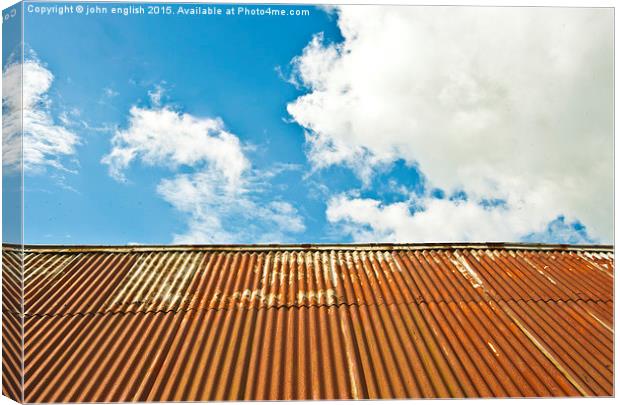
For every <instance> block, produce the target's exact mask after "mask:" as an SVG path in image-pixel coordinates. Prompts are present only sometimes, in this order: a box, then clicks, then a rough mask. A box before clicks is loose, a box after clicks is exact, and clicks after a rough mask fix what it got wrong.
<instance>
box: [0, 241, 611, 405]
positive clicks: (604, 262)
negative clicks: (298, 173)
mask: <svg viewBox="0 0 620 405" xmlns="http://www.w3.org/2000/svg"><path fill="white" fill-rule="evenodd" d="M24 263H25V270H24V282H25V294H24V312H25V324H24V332H25V336H24V339H25V341H24V355H25V357H24V364H25V369H24V372H25V375H24V378H25V387H24V388H25V400H26V402H68V401H69V402H99V401H107V402H111V401H145V400H148V401H181V400H222V399H307V398H308V399H312V398H313V399H332V398H444V397H523V396H526V397H535V396H577V395H602V396H609V395H613V392H614V391H613V277H614V268H613V266H614V264H613V252H612V250H611V249H610V248H605V247H598V248H597V247H594V248H592V247H591V248H588V249H580V248H568V247H560V246H498V245H467V246H454V245H452V246H451V245H432V246H431V245H405V246H403V245H399V246H393V245H373V246H346V245H345V246H323V247H316V246H296V247H290V246H282V247H277V246H270V247H264V246H263V247H257V246H245V247H243V246H241V247H239V246H237V247H169V248H164V247H161V248H148V247H141V248H137V249H136V248H114V247H101V248H95V247H82V248H71V247H40V248H34V247H31V248H29V249H27V250H26V253H25V257H24ZM3 305H4V303H3ZM7 305H8V304H7ZM4 329H10V326H6V327H5V325H4V322H3V334H4V333H5V331H4ZM7 334H9V335H10V334H11V332H10V331H7ZM8 340H9V341H11V339H8ZM3 344H4V343H3ZM3 366H4V363H3ZM9 368H10V367H6V369H7V370H6V372H7V373H10V372H9V370H8V369H9ZM11 370H13V369H11ZM4 373H5V368H4V367H3V375H6V374H4ZM18 375H19V374H18ZM10 378H11V376H9V379H10ZM3 390H4V387H3ZM3 392H5V391H3ZM7 392H8V389H7Z"/></svg>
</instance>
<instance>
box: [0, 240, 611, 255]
mask: <svg viewBox="0 0 620 405" xmlns="http://www.w3.org/2000/svg"><path fill="white" fill-rule="evenodd" d="M2 247H3V249H6V250H20V251H25V252H40V253H45V252H56V253H72V252H89V251H93V252H127V253H132V252H154V251H155V252H156V251H247V252H251V251H257V252H258V251H275V250H278V251H279V250H299V251H305V250H319V251H323V250H431V249H451V250H452V249H481V248H491V249H504V250H510V249H515V250H538V251H596V252H614V246H613V245H568V244H542V243H504V242H469V243H467V242H462V243H460V242H459V243H437V242H433V243H325V244H320V243H319V244H308V243H300V244H234V245H233V244H230V245H217V244H214V245H36V244H29V245H21V244H20V245H13V244H8V243H5V244H3V245H2Z"/></svg>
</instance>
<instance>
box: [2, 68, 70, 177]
mask: <svg viewBox="0 0 620 405" xmlns="http://www.w3.org/2000/svg"><path fill="white" fill-rule="evenodd" d="M53 81H54V75H53V74H52V72H50V71H49V70H48V69H47V68H46V67H45V66H44V65H43V64H42V63H41V62H40V61H39V60H37V59H34V58H33V59H30V60H27V61H24V62H23V63H12V64H8V65H7V66H5V67H4V69H3V70H2V87H3V89H2V108H3V115H4V117H3V120H2V138H3V139H2V144H3V145H2V162H3V168H4V169H5V170H20V168H21V167H20V166H21V165H22V163H23V168H24V170H25V171H26V172H29V173H36V172H38V171H41V170H43V169H44V168H45V167H51V168H55V169H60V170H67V169H66V167H65V166H64V165H63V163H62V162H61V159H62V158H63V157H70V156H72V155H74V154H75V147H76V145H77V144H78V143H79V141H80V139H79V137H78V135H76V134H75V133H74V132H73V131H72V130H71V129H70V128H68V127H67V126H66V124H70V123H69V122H67V121H66V120H65V122H64V123H62V124H63V125H60V124H57V123H56V122H55V120H54V118H53V115H52V112H51V100H50V99H49V96H48V92H49V90H50V88H51V86H52V83H53ZM22 142H23V162H22Z"/></svg>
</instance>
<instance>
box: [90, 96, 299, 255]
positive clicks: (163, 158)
mask: <svg viewBox="0 0 620 405" xmlns="http://www.w3.org/2000/svg"><path fill="white" fill-rule="evenodd" d="M162 93H163V89H162V88H161V87H157V88H156V90H154V91H153V92H151V93H149V94H150V96H151V103H152V107H150V108H149V107H137V106H134V107H132V108H131V109H130V111H129V124H128V126H127V128H126V129H118V130H117V131H116V133H115V134H114V136H113V137H112V140H111V143H112V149H111V151H110V153H109V154H107V155H106V156H104V157H103V159H102V162H103V163H104V164H107V165H108V166H109V171H110V175H111V176H112V177H114V178H116V179H117V180H119V181H126V175H125V171H126V169H127V168H128V167H129V166H130V165H131V164H132V162H139V163H141V164H142V165H144V166H151V167H153V166H156V167H167V168H169V169H170V170H172V171H173V172H175V174H173V175H172V177H168V178H163V179H161V180H160V182H159V184H158V186H157V190H156V191H157V193H158V194H159V195H160V196H161V197H162V198H163V199H164V200H165V201H167V202H168V203H170V204H171V205H172V206H173V207H174V208H175V209H176V210H177V211H178V212H180V213H182V214H183V215H184V217H185V220H186V227H187V230H186V231H185V232H183V233H178V234H175V235H173V243H180V244H199V243H257V242H259V241H264V242H279V241H282V240H283V239H285V238H286V237H287V236H288V235H290V233H297V232H301V231H303V230H304V229H305V226H304V222H303V218H302V217H301V216H300V215H299V213H298V212H297V210H296V209H295V208H294V207H293V206H292V205H291V204H290V203H288V202H285V201H281V200H279V199H277V198H275V197H271V196H269V195H267V194H266V193H265V190H263V189H262V187H263V183H264V182H265V180H268V177H269V176H272V175H275V174H277V171H276V172H274V173H273V174H272V173H268V172H265V173H262V174H261V173H258V172H257V171H256V170H254V169H253V168H252V167H251V163H250V160H249V159H248V158H247V156H246V155H245V153H244V148H243V145H242V143H241V141H240V140H239V138H238V137H237V136H236V135H234V134H232V133H230V132H228V131H227V130H226V128H225V125H224V123H223V121H222V120H221V119H219V118H210V117H196V116H194V115H191V114H188V113H181V112H178V111H175V110H173V109H172V108H170V107H168V106H165V105H163V106H162V105H161V100H162ZM182 166H183V167H185V168H186V171H189V172H188V173H179V168H180V167H182Z"/></svg>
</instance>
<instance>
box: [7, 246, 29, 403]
mask: <svg viewBox="0 0 620 405" xmlns="http://www.w3.org/2000/svg"><path fill="white" fill-rule="evenodd" d="M22 259H23V254H22V252H21V250H20V249H17V248H16V249H8V250H6V251H5V250H4V249H3V252H2V395H4V396H6V397H9V398H11V399H12V400H14V401H17V402H22V400H23V392H22V387H23V381H22V376H23V361H22V360H23V351H22V348H23V336H24V335H23V319H24V318H23V315H22V314H23V313H24V311H23V307H22V303H23V300H22V297H23V263H22Z"/></svg>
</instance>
